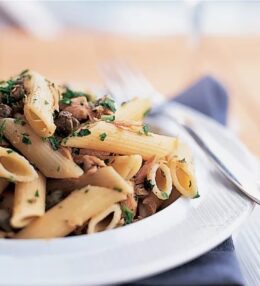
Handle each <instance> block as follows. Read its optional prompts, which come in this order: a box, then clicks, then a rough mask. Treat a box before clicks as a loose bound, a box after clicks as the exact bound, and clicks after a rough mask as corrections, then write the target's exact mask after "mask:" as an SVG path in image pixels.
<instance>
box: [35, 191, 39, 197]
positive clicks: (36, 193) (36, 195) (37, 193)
mask: <svg viewBox="0 0 260 286" xmlns="http://www.w3.org/2000/svg"><path fill="white" fill-rule="evenodd" d="M34 196H35V197H36V198H39V196H40V195H39V191H38V190H36V191H35V193H34Z"/></svg>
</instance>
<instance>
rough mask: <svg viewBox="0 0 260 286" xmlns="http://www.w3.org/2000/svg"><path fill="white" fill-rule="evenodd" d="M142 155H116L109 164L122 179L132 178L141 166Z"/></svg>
mask: <svg viewBox="0 0 260 286" xmlns="http://www.w3.org/2000/svg"><path fill="white" fill-rule="evenodd" d="M142 162H143V160H142V157H141V156H140V155H129V156H116V157H115V158H114V160H113V162H112V163H111V166H112V167H113V168H114V169H115V170H116V171H117V172H118V174H120V175H121V176H122V177H123V178H124V179H126V180H130V179H132V178H133V177H134V176H135V175H136V173H137V172H138V171H139V169H140V168H141V166H142Z"/></svg>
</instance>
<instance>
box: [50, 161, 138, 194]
mask: <svg viewBox="0 0 260 286" xmlns="http://www.w3.org/2000/svg"><path fill="white" fill-rule="evenodd" d="M86 185H93V186H100V187H105V188H110V189H114V190H117V191H118V192H122V193H125V194H132V193H133V187H132V186H131V185H130V184H128V183H127V182H126V181H125V180H124V179H123V178H122V177H121V176H120V175H119V174H118V173H117V172H116V171H115V170H114V169H113V168H112V167H111V166H110V167H103V168H100V169H98V170H97V171H96V173H94V174H84V175H82V176H81V177H79V178H78V179H67V180H66V179H64V180H50V181H49V182H48V184H47V190H48V191H54V190H58V189H61V190H64V191H72V190H75V189H79V188H83V187H85V186H86Z"/></svg>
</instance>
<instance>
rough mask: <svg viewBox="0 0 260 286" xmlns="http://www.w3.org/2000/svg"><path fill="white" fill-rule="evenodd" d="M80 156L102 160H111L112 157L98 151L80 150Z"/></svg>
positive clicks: (107, 153)
mask: <svg viewBox="0 0 260 286" xmlns="http://www.w3.org/2000/svg"><path fill="white" fill-rule="evenodd" d="M79 154H80V155H90V156H96V157H98V158H99V159H101V160H105V159H109V158H110V157H111V155H110V153H109V152H106V151H98V150H91V149H80V153H79Z"/></svg>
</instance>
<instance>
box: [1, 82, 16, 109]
mask: <svg viewBox="0 0 260 286" xmlns="http://www.w3.org/2000/svg"><path fill="white" fill-rule="evenodd" d="M15 84H16V82H15V81H14V80H11V79H10V80H7V81H6V82H5V85H2V86H0V92H1V93H2V94H3V98H2V101H3V103H4V104H11V103H14V102H15V98H13V97H11V95H10V94H11V91H12V89H13V88H14V87H15Z"/></svg>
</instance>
